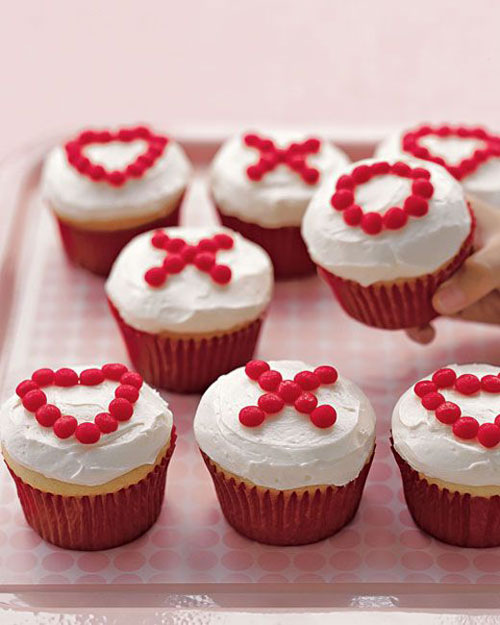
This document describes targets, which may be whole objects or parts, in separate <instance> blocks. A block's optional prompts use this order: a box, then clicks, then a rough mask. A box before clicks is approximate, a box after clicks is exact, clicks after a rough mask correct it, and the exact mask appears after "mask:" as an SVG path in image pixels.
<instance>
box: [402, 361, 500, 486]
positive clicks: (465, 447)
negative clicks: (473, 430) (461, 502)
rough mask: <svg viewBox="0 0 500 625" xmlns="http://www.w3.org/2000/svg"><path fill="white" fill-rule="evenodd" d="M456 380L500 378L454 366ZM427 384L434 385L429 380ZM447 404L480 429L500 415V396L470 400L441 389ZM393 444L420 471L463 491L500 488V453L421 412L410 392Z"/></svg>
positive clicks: (487, 368)
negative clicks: (467, 375)
mask: <svg viewBox="0 0 500 625" xmlns="http://www.w3.org/2000/svg"><path fill="white" fill-rule="evenodd" d="M449 368H450V369H453V370H454V371H456V373H457V375H462V374H464V373H473V374H475V375H477V376H478V377H479V378H481V377H482V376H484V375H497V374H498V373H499V371H500V369H499V368H498V367H492V366H491V365H471V364H469V365H450V366H449ZM425 379H430V377H427V378H425ZM439 392H440V393H442V394H443V395H444V397H445V398H446V400H447V401H451V402H454V403H455V404H457V405H458V406H460V408H461V410H462V415H464V416H465V415H467V416H469V417H474V418H476V419H477V420H478V421H479V423H480V424H482V423H487V422H490V423H491V422H493V421H494V420H495V417H496V416H497V415H498V413H499V412H500V402H499V400H498V395H496V394H492V393H486V392H484V391H480V392H479V394H475V395H472V396H465V395H462V394H461V393H458V392H457V391H454V390H453V389H447V388H445V389H440V391H439ZM392 438H393V440H394V447H395V449H396V451H397V452H398V454H399V455H400V456H401V457H402V458H403V459H404V460H406V462H408V464H410V466H412V467H413V469H415V470H416V471H419V472H420V473H423V474H424V475H426V476H427V477H431V478H436V479H439V480H443V481H445V482H452V483H453V484H461V485H464V486H500V447H494V448H490V449H488V448H486V447H483V445H481V444H480V443H479V442H478V441H477V440H469V441H467V440H461V439H459V438H457V437H456V436H455V435H454V434H453V430H452V428H451V426H450V425H446V424H444V423H441V422H440V421H438V420H437V419H436V416H435V413H434V411H433V410H427V409H425V408H424V407H423V406H422V403H421V400H420V399H419V397H417V395H415V392H414V390H413V386H412V387H411V388H410V389H408V390H407V391H406V393H405V394H404V395H403V396H402V397H401V399H400V400H399V401H398V403H397V404H396V407H395V408H394V412H393V415H392Z"/></svg>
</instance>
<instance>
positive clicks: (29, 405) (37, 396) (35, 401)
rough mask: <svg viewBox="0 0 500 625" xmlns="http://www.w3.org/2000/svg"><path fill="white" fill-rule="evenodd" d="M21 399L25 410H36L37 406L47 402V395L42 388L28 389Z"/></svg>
mask: <svg viewBox="0 0 500 625" xmlns="http://www.w3.org/2000/svg"><path fill="white" fill-rule="evenodd" d="M21 401H22V404H23V406H24V407H25V408H26V410H29V411H30V412H36V411H37V410H38V408H40V407H41V406H43V405H45V404H46V403H47V395H45V393H44V392H43V391H42V390H40V389H35V390H33V391H28V392H27V393H26V395H24V396H23V398H22V400H21Z"/></svg>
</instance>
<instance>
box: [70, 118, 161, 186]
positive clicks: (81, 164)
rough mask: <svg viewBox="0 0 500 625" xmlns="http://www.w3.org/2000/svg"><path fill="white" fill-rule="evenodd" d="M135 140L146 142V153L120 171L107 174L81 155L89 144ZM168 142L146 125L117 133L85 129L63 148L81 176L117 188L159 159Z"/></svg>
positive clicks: (142, 172) (143, 171)
mask: <svg viewBox="0 0 500 625" xmlns="http://www.w3.org/2000/svg"><path fill="white" fill-rule="evenodd" d="M137 139H140V140H141V141H145V142H146V143H147V147H146V151H145V152H143V153H142V154H140V155H139V156H138V157H137V158H136V159H135V161H134V162H132V163H130V164H129V165H127V166H126V167H125V168H124V169H123V170H114V171H108V170H107V169H105V168H104V167H103V166H102V165H99V164H94V163H92V162H91V161H90V160H89V158H88V157H87V156H84V150H85V148H86V147H87V146H88V145H90V144H105V143H109V142H110V141H122V142H126V143H129V142H130V141H134V140H137ZM167 143H168V139H167V137H163V136H162V135H157V134H154V133H153V132H152V131H151V130H150V129H149V128H147V127H146V126H138V127H136V128H121V129H120V130H118V131H117V132H110V131H108V130H105V131H100V132H99V131H94V130H86V131H83V132H82V133H80V134H79V135H78V137H76V139H73V140H72V141H68V142H67V143H66V145H65V146H64V147H65V150H66V157H67V159H68V162H69V163H70V164H71V165H72V166H73V167H74V168H75V169H76V170H77V171H78V172H79V173H80V174H82V175H83V176H87V177H88V178H90V179H91V180H93V181H95V182H105V183H107V184H109V185H111V186H114V187H120V186H122V185H123V184H125V183H126V182H127V181H128V180H129V179H130V178H141V177H142V176H143V175H144V174H145V172H146V171H147V170H148V169H149V168H150V167H152V166H153V165H154V164H155V163H156V161H157V160H158V159H159V158H160V157H161V156H162V154H163V152H164V150H165V146H166V145H167Z"/></svg>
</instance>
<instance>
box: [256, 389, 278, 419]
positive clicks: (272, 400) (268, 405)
mask: <svg viewBox="0 0 500 625" xmlns="http://www.w3.org/2000/svg"><path fill="white" fill-rule="evenodd" d="M257 404H258V406H259V408H260V409H261V410H263V411H264V412H265V413H267V414H276V413H277V412H280V410H283V407H284V405H285V402H284V401H283V399H282V398H281V397H278V395H275V394H274V393H266V394H265V395H261V396H260V397H259V399H258V401H257Z"/></svg>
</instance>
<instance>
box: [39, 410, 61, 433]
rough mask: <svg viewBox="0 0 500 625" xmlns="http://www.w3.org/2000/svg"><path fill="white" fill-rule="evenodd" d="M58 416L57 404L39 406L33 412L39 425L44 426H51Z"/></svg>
mask: <svg viewBox="0 0 500 625" xmlns="http://www.w3.org/2000/svg"><path fill="white" fill-rule="evenodd" d="M60 416H61V411H60V410H59V408H58V407H57V406H53V405H52V404H45V405H44V406H41V407H40V408H38V410H37V411H36V413H35V419H36V420H37V421H38V423H39V424H40V425H43V427H46V428H51V427H52V426H53V425H54V423H55V422H56V421H57V419H59V417H60Z"/></svg>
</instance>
